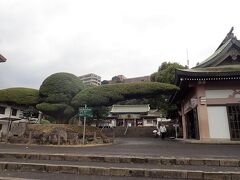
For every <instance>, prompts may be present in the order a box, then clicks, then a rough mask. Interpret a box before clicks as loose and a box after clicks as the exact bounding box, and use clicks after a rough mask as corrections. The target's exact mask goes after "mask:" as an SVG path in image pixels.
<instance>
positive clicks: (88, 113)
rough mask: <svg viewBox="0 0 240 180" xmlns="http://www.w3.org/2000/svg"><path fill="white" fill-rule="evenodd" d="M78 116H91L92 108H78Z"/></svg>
mask: <svg viewBox="0 0 240 180" xmlns="http://www.w3.org/2000/svg"><path fill="white" fill-rule="evenodd" d="M79 116H80V117H87V118H91V117H93V112H92V109H90V108H85V107H84V108H79Z"/></svg>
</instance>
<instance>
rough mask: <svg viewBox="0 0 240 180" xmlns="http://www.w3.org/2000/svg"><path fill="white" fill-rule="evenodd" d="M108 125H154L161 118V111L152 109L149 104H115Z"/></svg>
mask: <svg viewBox="0 0 240 180" xmlns="http://www.w3.org/2000/svg"><path fill="white" fill-rule="evenodd" d="M107 119H108V120H107V122H108V126H111V127H115V126H154V127H156V125H157V120H159V119H165V118H161V113H160V111H158V110H156V109H150V106H149V104H142V105H113V106H112V109H111V111H110V115H109V117H108V118H107Z"/></svg>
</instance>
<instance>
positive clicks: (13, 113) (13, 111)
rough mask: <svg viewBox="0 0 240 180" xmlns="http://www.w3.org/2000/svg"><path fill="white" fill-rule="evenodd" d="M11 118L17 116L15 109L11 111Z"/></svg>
mask: <svg viewBox="0 0 240 180" xmlns="http://www.w3.org/2000/svg"><path fill="white" fill-rule="evenodd" d="M12 116H17V109H14V108H13V109H12Z"/></svg>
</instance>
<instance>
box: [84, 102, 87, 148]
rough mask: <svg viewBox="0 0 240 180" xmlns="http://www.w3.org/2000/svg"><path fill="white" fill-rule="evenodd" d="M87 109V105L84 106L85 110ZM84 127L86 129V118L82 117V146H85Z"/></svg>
mask: <svg viewBox="0 0 240 180" xmlns="http://www.w3.org/2000/svg"><path fill="white" fill-rule="evenodd" d="M86 108H87V105H86V104H85V109H86ZM85 127H86V116H84V120H83V145H84V144H85Z"/></svg>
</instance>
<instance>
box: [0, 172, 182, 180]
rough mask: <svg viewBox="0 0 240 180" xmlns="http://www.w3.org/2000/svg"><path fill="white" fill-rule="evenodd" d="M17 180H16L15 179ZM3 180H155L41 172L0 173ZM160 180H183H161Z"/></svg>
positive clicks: (149, 179)
mask: <svg viewBox="0 0 240 180" xmlns="http://www.w3.org/2000/svg"><path fill="white" fill-rule="evenodd" d="M14 178H16V179H14ZM0 179H1V180H30V179H31V180H32V179H35V180H37V179H39V180H79V179H80V180H96V179H97V180H154V179H152V178H143V177H109V176H85V175H78V174H64V173H61V174H57V173H41V172H12V171H5V172H0ZM159 180H181V179H159Z"/></svg>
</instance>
